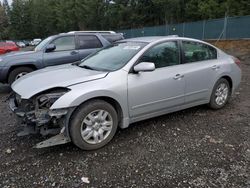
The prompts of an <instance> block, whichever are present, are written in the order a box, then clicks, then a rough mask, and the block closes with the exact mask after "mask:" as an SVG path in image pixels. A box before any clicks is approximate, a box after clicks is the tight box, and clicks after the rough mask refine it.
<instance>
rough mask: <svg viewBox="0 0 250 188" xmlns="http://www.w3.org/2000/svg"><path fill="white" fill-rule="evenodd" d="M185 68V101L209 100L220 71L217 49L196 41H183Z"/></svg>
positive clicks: (189, 102) (188, 102) (187, 102)
mask: <svg viewBox="0 0 250 188" xmlns="http://www.w3.org/2000/svg"><path fill="white" fill-rule="evenodd" d="M182 49H183V59H184V65H183V67H184V68H185V73H184V74H185V80H186V89H185V103H186V104H192V103H196V102H198V103H199V102H202V101H204V102H207V101H208V100H209V98H210V93H211V90H212V88H213V85H214V83H215V80H216V78H217V77H218V74H219V72H220V63H219V61H218V60H217V50H216V49H215V48H213V47H212V46H209V45H206V44H204V43H199V42H194V41H182Z"/></svg>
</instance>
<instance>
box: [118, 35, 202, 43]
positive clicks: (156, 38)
mask: <svg viewBox="0 0 250 188" xmlns="http://www.w3.org/2000/svg"><path fill="white" fill-rule="evenodd" d="M166 39H171V40H190V41H196V42H203V43H205V42H204V41H201V40H197V39H193V38H186V37H178V35H168V36H152V37H137V38H129V39H124V40H122V42H145V43H152V42H156V41H161V40H166Z"/></svg>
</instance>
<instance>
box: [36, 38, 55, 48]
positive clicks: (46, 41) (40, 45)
mask: <svg viewBox="0 0 250 188" xmlns="http://www.w3.org/2000/svg"><path fill="white" fill-rule="evenodd" d="M51 39H52V37H48V38H46V39H44V40H43V41H42V42H40V43H39V44H38V45H37V46H36V47H35V51H40V50H42V49H43V47H44V46H45V45H46V44H47V43H48V42H49V41H50V40H51Z"/></svg>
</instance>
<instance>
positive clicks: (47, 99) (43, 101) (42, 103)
mask: <svg viewBox="0 0 250 188" xmlns="http://www.w3.org/2000/svg"><path fill="white" fill-rule="evenodd" d="M67 92H68V90H65V91H53V92H49V93H45V94H42V95H40V96H38V97H37V102H38V106H39V108H50V107H51V106H52V105H53V104H54V102H56V100H57V99H59V98H60V97H61V96H63V95H64V94H65V93H67Z"/></svg>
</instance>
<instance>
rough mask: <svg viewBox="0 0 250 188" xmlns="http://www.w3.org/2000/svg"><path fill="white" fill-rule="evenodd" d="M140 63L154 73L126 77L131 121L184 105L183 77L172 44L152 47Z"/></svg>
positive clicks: (174, 45) (170, 42) (176, 48)
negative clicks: (153, 67)
mask: <svg viewBox="0 0 250 188" xmlns="http://www.w3.org/2000/svg"><path fill="white" fill-rule="evenodd" d="M140 62H153V63H155V66H156V69H155V70H154V71H152V72H139V73H129V75H128V102H129V113H130V117H131V118H138V117H140V116H145V115H151V116H152V115H153V114H154V113H156V114H157V113H159V112H163V111H167V110H170V109H173V108H175V109H177V108H178V107H179V106H180V105H183V104H184V89H185V80H184V79H185V77H184V75H183V74H182V72H183V70H182V68H181V66H182V65H181V64H180V50H179V47H178V43H177V42H176V41H169V42H164V43H161V44H157V45H155V46H153V47H152V48H150V49H149V50H148V51H147V52H146V53H144V55H142V57H141V58H140V59H139V61H138V63H140Z"/></svg>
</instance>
